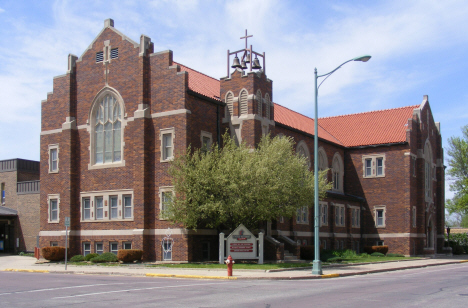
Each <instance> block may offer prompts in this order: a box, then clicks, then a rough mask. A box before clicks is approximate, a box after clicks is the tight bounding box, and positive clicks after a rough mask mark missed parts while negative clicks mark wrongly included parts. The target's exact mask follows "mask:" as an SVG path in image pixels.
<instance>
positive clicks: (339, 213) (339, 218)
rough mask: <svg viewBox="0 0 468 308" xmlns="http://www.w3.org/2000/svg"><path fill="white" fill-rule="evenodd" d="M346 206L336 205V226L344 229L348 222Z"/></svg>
mask: <svg viewBox="0 0 468 308" xmlns="http://www.w3.org/2000/svg"><path fill="white" fill-rule="evenodd" d="M345 214H346V212H345V206H344V204H336V205H335V225H336V226H340V227H343V226H344V225H345V222H346V216H345Z"/></svg>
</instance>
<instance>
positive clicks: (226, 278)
mask: <svg viewBox="0 0 468 308" xmlns="http://www.w3.org/2000/svg"><path fill="white" fill-rule="evenodd" d="M467 262H468V260H457V261H447V262H443V263H436V264H422V265H412V266H404V267H397V268H386V269H375V270H367V271H359V272H350V273H343V274H333V273H332V274H325V275H314V276H312V275H307V276H289V277H259V276H257V277H255V276H251V277H239V276H231V277H229V276H204V275H177V274H156V273H122V272H93V271H65V270H62V271H49V270H32V269H14V268H7V269H4V270H3V271H5V272H27V273H44V274H49V273H50V274H76V275H104V276H134V277H155V278H189V279H222V280H304V279H327V278H338V277H348V276H358V275H367V274H376V273H383V272H394V271H400V270H407V269H415V268H424V267H433V266H439V265H449V264H459V263H467Z"/></svg>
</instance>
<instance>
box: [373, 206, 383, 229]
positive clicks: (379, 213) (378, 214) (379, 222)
mask: <svg viewBox="0 0 468 308" xmlns="http://www.w3.org/2000/svg"><path fill="white" fill-rule="evenodd" d="M374 211H375V212H374V215H375V226H376V227H380V228H385V206H378V207H375V209H374Z"/></svg>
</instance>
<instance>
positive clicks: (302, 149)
mask: <svg viewBox="0 0 468 308" xmlns="http://www.w3.org/2000/svg"><path fill="white" fill-rule="evenodd" d="M296 153H297V155H299V156H301V157H304V158H305V159H306V162H307V166H308V167H309V168H310V153H309V148H308V147H307V144H306V143H305V141H304V140H301V141H299V143H298V144H297V147H296Z"/></svg>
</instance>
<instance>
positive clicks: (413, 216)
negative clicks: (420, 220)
mask: <svg viewBox="0 0 468 308" xmlns="http://www.w3.org/2000/svg"><path fill="white" fill-rule="evenodd" d="M412 214H413V215H412V222H413V228H415V227H416V207H415V206H413V211H412Z"/></svg>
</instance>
